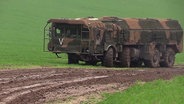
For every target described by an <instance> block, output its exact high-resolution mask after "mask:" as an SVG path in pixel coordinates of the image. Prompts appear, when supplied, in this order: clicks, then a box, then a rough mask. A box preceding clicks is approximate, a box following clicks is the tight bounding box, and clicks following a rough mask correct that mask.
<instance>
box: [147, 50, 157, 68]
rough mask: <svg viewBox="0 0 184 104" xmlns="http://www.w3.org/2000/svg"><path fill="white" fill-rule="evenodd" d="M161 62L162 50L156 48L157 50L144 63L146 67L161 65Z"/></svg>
mask: <svg viewBox="0 0 184 104" xmlns="http://www.w3.org/2000/svg"><path fill="white" fill-rule="evenodd" d="M159 62H160V52H159V51H158V50H157V49H155V51H154V52H153V53H152V54H151V55H150V59H149V60H145V61H144V64H145V66H146V67H152V68H155V67H159Z"/></svg>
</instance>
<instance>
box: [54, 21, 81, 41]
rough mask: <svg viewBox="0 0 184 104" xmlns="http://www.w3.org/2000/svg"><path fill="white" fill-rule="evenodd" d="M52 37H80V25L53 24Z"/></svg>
mask: <svg viewBox="0 0 184 104" xmlns="http://www.w3.org/2000/svg"><path fill="white" fill-rule="evenodd" d="M53 30H54V33H53V36H54V37H62V38H63V37H68V38H80V37H81V25H68V24H67V25H66V24H65V25H61V24H55V25H54V26H53Z"/></svg>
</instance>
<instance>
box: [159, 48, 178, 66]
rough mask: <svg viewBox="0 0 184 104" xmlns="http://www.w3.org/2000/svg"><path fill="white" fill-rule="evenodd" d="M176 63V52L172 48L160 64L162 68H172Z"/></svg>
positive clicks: (164, 55) (167, 51)
mask: <svg viewBox="0 0 184 104" xmlns="http://www.w3.org/2000/svg"><path fill="white" fill-rule="evenodd" d="M174 62H175V52H174V50H173V49H172V48H168V49H167V50H166V52H165V54H163V61H162V62H160V66H161V67H172V66H173V65H174Z"/></svg>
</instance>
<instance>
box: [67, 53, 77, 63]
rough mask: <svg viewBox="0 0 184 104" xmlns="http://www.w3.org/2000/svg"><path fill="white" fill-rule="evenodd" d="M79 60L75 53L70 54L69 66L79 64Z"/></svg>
mask: <svg viewBox="0 0 184 104" xmlns="http://www.w3.org/2000/svg"><path fill="white" fill-rule="evenodd" d="M78 63H79V58H78V56H77V55H76V54H75V53H68V64H78Z"/></svg>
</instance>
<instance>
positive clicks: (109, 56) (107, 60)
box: [103, 48, 114, 67]
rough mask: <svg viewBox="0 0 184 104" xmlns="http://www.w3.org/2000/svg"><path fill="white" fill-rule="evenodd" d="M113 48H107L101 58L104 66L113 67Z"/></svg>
mask: <svg viewBox="0 0 184 104" xmlns="http://www.w3.org/2000/svg"><path fill="white" fill-rule="evenodd" d="M113 62H114V60H113V49H112V48H109V49H108V51H107V52H106V53H105V55H104V58H103V65H104V66H106V67H113V65H114V64H113Z"/></svg>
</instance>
